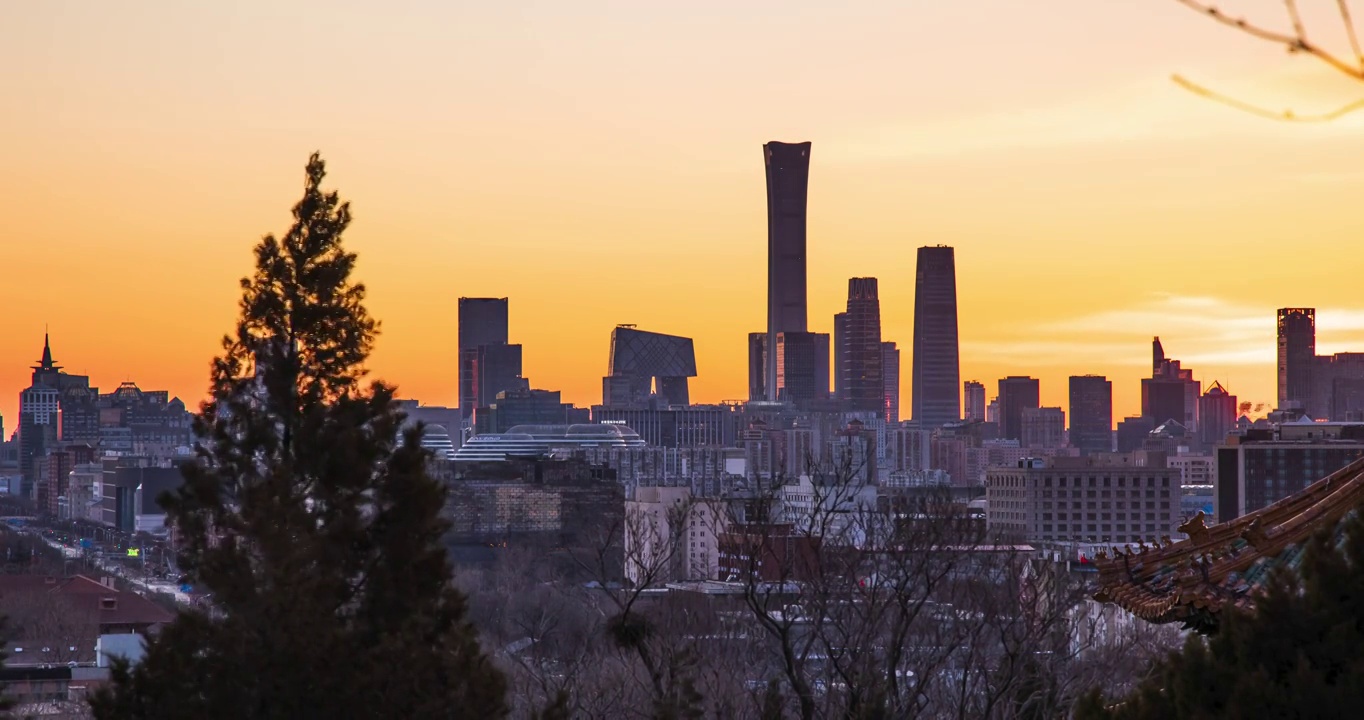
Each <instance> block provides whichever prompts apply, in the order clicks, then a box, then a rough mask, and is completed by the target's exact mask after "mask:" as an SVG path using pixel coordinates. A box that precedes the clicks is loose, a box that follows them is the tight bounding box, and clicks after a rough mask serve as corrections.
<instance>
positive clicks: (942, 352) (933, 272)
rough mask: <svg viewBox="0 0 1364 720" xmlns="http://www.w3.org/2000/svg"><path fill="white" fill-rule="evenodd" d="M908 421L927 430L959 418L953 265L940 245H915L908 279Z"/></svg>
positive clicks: (949, 252) (950, 255)
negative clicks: (910, 295)
mask: <svg viewBox="0 0 1364 720" xmlns="http://www.w3.org/2000/svg"><path fill="white" fill-rule="evenodd" d="M913 368H914V369H913V377H912V379H911V382H912V383H913V387H912V389H911V391H912V392H913V398H912V401H911V407H912V410H911V412H912V415H911V418H912V419H913V420H914V422H916V423H918V424H919V427H921V428H924V429H931V428H935V427H939V426H941V425H944V424H946V423H950V422H954V421H956V420H959V419H961V395H960V394H959V393H960V390H959V388H960V387H961V365H960V356H959V355H958V349H957V264H956V258H955V255H954V253H953V250H952V248H950V247H948V246H946V245H938V246H935V247H921V248H919V257H918V268H917V272H916V273H915V280H914V359H913Z"/></svg>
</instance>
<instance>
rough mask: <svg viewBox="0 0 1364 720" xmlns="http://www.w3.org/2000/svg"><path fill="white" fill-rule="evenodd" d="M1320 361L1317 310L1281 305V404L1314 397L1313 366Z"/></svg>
mask: <svg viewBox="0 0 1364 720" xmlns="http://www.w3.org/2000/svg"><path fill="white" fill-rule="evenodd" d="M1316 362H1317V311H1316V310H1315V309H1313V308H1279V407H1280V408H1283V407H1285V406H1287V405H1288V403H1289V402H1293V401H1297V402H1300V403H1302V404H1303V407H1306V406H1307V405H1308V404H1309V403H1310V402H1311V400H1312V369H1313V367H1312V366H1313V365H1315V364H1316Z"/></svg>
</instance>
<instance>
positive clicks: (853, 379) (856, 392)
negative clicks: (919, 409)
mask: <svg viewBox="0 0 1364 720" xmlns="http://www.w3.org/2000/svg"><path fill="white" fill-rule="evenodd" d="M845 315H846V319H845V320H844V322H843V324H844V328H843V346H842V347H841V348H839V353H840V355H841V356H842V358H843V361H842V363H841V364H842V366H843V392H844V394H845V401H846V402H847V407H848V409H849V410H851V411H853V412H875V413H884V412H885V402H886V383H885V376H884V375H883V374H882V372H881V300H880V296H879V294H878V292H877V286H876V278H850V279H849V280H848V310H847V312H846V313H845Z"/></svg>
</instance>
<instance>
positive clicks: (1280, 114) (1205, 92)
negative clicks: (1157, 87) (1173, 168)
mask: <svg viewBox="0 0 1364 720" xmlns="http://www.w3.org/2000/svg"><path fill="white" fill-rule="evenodd" d="M1170 79H1171V80H1173V81H1174V82H1175V84H1176V85H1179V86H1180V87H1182V88H1184V89H1185V90H1188V91H1189V92H1191V93H1193V94H1195V95H1198V96H1199V97H1203V98H1206V99H1208V100H1211V101H1213V102H1216V103H1221V104H1223V105H1226V106H1228V107H1233V108H1236V109H1237V110H1240V111H1242V112H1247V113H1250V114H1251V115H1257V116H1259V117H1263V118H1268V119H1270V120H1282V121H1286V122H1300V123H1314V122H1331V121H1332V120H1336V119H1338V118H1341V117H1343V116H1345V115H1349V114H1350V113H1352V112H1355V111H1357V110H1361V109H1364V98H1360V99H1358V100H1355V101H1354V102H1351V103H1348V104H1345V105H1342V106H1340V107H1338V108H1336V109H1335V110H1332V111H1330V112H1326V113H1318V114H1315V115H1302V114H1299V113H1296V112H1293V111H1292V110H1287V109H1285V110H1270V109H1269V108H1266V107H1261V106H1259V105H1254V104H1251V103H1248V102H1245V101H1243V100H1238V99H1236V98H1234V97H1231V96H1229V95H1224V94H1222V93H1219V92H1217V91H1216V90H1211V89H1209V88H1207V87H1205V86H1203V85H1199V84H1198V83H1195V82H1193V81H1191V80H1189V79H1187V78H1185V77H1183V76H1180V75H1173V76H1171V77H1170Z"/></svg>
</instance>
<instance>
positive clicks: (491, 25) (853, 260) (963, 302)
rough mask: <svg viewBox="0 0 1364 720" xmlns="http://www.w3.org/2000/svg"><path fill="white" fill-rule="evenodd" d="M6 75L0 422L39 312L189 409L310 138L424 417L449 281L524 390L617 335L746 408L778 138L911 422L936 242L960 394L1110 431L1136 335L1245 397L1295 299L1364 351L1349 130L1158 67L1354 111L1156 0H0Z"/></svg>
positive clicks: (1264, 394)
mask: <svg viewBox="0 0 1364 720" xmlns="http://www.w3.org/2000/svg"><path fill="white" fill-rule="evenodd" d="M1327 4H1328V5H1329V3H1327ZM1242 6H1243V7H1244V8H1245V12H1246V14H1247V15H1249V16H1251V17H1264V18H1266V19H1267V22H1268V23H1269V24H1275V25H1282V23H1281V22H1280V19H1279V18H1280V13H1281V10H1280V9H1279V4H1278V3H1276V2H1272V1H1271V0H1262V1H1261V2H1247V3H1243V4H1242ZM1315 20H1316V18H1314V17H1309V21H1315ZM0 66H3V67H5V68H6V72H5V74H4V75H3V82H0V219H2V220H0V268H2V269H3V276H0V305H2V306H3V314H2V315H0V414H3V416H4V420H5V432H6V434H8V433H9V432H10V431H12V430H13V428H14V427H15V425H16V422H17V416H16V407H17V395H18V392H19V390H20V389H21V388H22V387H24V386H25V385H26V384H27V380H28V377H27V375H28V370H27V368H28V366H29V365H31V364H32V361H33V360H34V359H36V357H37V355H38V352H39V351H40V349H41V342H42V333H43V327H44V325H45V324H46V325H48V326H50V327H51V331H52V334H53V340H54V349H55V351H56V353H57V357H58V360H60V361H61V362H62V363H63V364H65V365H66V367H67V368H68V369H69V370H71V371H74V372H85V373H89V374H90V375H92V376H93V380H94V382H95V383H96V384H98V385H99V386H101V387H102V388H106V389H112V388H113V387H114V386H116V385H117V384H118V383H119V382H120V381H123V380H127V379H131V380H135V381H136V382H138V383H139V384H140V385H141V386H142V387H144V388H156V389H161V388H165V389H170V390H171V391H172V392H174V393H176V394H179V395H181V396H182V397H185V398H186V399H188V400H191V401H192V400H197V399H199V398H200V397H201V395H202V393H203V391H204V388H205V387H206V386H207V384H206V378H207V369H208V360H209V358H210V357H211V356H212V354H213V353H214V352H215V350H216V349H217V340H218V338H219V337H220V336H221V335H222V333H223V332H225V331H226V330H228V329H229V328H230V326H231V321H232V318H233V316H234V314H235V312H236V304H235V303H236V299H237V294H238V293H237V287H236V280H237V278H238V277H240V276H241V275H243V274H244V273H247V272H248V271H249V270H250V264H251V252H250V251H251V247H252V245H253V243H254V242H255V241H256V240H257V239H258V238H259V236H260V235H262V234H264V233H266V232H277V233H278V232H281V231H283V230H284V229H285V228H286V227H287V222H288V210H289V208H290V206H291V205H292V204H293V202H294V201H295V200H296V199H297V197H298V195H299V193H300V191H301V187H302V168H303V165H304V163H305V161H306V159H307V156H308V153H309V152H310V151H312V150H314V149H319V150H321V151H322V152H323V154H324V157H326V159H327V160H328V163H329V169H330V170H331V175H330V181H331V184H332V185H333V186H334V187H336V188H338V189H339V190H340V191H341V193H342V195H343V196H344V197H346V198H348V199H349V200H351V201H352V203H353V209H354V212H355V217H356V220H355V222H354V224H353V225H352V230H351V233H350V236H349V242H350V245H351V247H352V248H353V249H355V250H356V251H357V252H359V253H360V264H359V276H360V279H361V280H363V281H364V282H366V283H367V284H368V285H369V287H370V303H369V305H370V309H371V311H372V312H373V313H374V314H375V315H376V316H378V317H379V318H381V319H382V321H383V323H384V333H383V335H382V337H381V338H380V341H379V344H378V348H377V350H376V352H375V355H374V358H373V367H374V370H375V373H376V374H377V375H378V376H381V377H383V378H385V379H388V380H390V381H393V382H396V383H397V384H398V385H399V387H400V390H401V392H402V394H403V395H404V396H408V397H416V398H420V399H421V400H423V401H424V402H427V403H430V404H451V405H453V404H454V402H455V398H456V383H455V348H456V322H455V321H456V313H455V307H456V305H455V303H456V299H457V298H458V297H460V296H462V295H465V296H489V295H491V296H509V297H510V298H511V302H512V306H511V313H512V340H513V341H514V342H520V343H523V344H524V345H525V357H526V374H527V375H528V376H529V377H530V378H531V380H532V383H533V385H534V386H535V387H540V388H547V389H560V390H563V391H564V393H565V396H566V398H568V399H570V400H572V401H574V402H577V403H580V404H590V403H593V402H596V401H598V400H599V397H600V376H601V375H602V373H603V372H604V371H605V366H606V360H607V340H608V338H609V334H610V329H611V327H613V326H614V325H615V324H617V323H636V324H638V325H639V326H640V327H641V328H643V329H648V330H655V331H659V332H667V333H675V334H681V335H689V336H691V337H694V338H695V339H696V350H697V361H698V365H699V369H700V377H699V378H697V379H696V380H695V381H694V384H693V393H692V394H693V397H694V398H696V399H698V400H703V401H705V400H721V399H730V398H741V397H743V396H744V395H745V392H746V390H745V362H746V360H745V354H744V353H745V345H744V336H745V333H747V332H749V331H754V330H761V329H763V322H764V317H765V303H764V293H765V252H766V245H765V243H766V239H765V238H766V236H765V208H764V200H763V172H762V157H761V151H760V148H761V145H762V143H763V142H765V141H768V140H785V141H804V140H809V141H812V142H813V143H814V150H813V162H812V170H811V185H810V203H809V208H810V218H809V228H810V231H809V265H810V268H811V272H810V277H809V286H810V308H809V312H810V317H811V324H812V329H814V330H820V331H828V330H829V329H830V326H831V325H832V315H833V313H834V312H836V311H838V310H839V309H840V308H841V307H842V305H843V302H844V294H845V293H846V283H847V278H848V277H852V276H862V275H873V276H876V277H878V278H880V281H881V296H882V312H883V333H884V337H885V338H886V339H888V340H896V341H898V342H900V343H901V346H902V347H904V348H905V354H904V356H903V358H902V359H903V363H904V367H905V368H906V372H905V374H904V385H905V387H904V391H903V396H902V404H903V405H904V406H906V407H907V406H908V404H909V399H910V397H909V387H908V368H909V366H910V357H909V353H908V348H909V345H910V342H911V339H912V317H913V278H914V267H913V262H914V251H915V248H917V247H919V246H920V245H931V244H939V243H942V244H950V245H954V246H955V247H956V248H957V265H958V289H959V294H960V297H959V302H960V315H961V337H962V376H963V379H969V378H977V379H981V380H985V381H986V382H987V386H988V387H989V388H990V392H991V393H992V394H993V392H994V381H995V380H996V379H997V378H999V377H1002V376H1004V375H1006V374H1032V375H1034V376H1037V377H1040V378H1041V379H1042V393H1043V400H1044V402H1046V403H1049V404H1060V405H1063V406H1064V405H1065V388H1066V385H1065V377H1066V376H1067V375H1069V374H1081V373H1103V374H1107V375H1109V377H1110V378H1112V379H1113V380H1114V381H1115V382H1114V392H1115V402H1116V409H1115V410H1116V412H1115V414H1117V415H1118V416H1122V415H1125V414H1129V413H1132V412H1135V410H1136V409H1137V404H1138V393H1139V386H1138V382H1137V379H1138V378H1139V377H1140V376H1141V375H1142V373H1143V372H1144V371H1145V370H1146V368H1147V367H1148V364H1149V357H1150V354H1149V342H1150V338H1151V336H1152V335H1160V336H1161V338H1162V340H1163V341H1164V345H1165V348H1166V350H1167V352H1168V353H1169V354H1170V355H1171V356H1172V357H1175V358H1179V359H1182V360H1183V361H1184V363H1185V366H1186V367H1187V366H1192V367H1193V368H1194V369H1195V371H1196V377H1197V378H1199V379H1200V380H1202V381H1204V383H1205V384H1206V383H1209V382H1211V381H1212V380H1214V379H1216V380H1220V381H1222V382H1223V384H1225V385H1227V386H1228V387H1229V388H1230V390H1231V391H1232V392H1233V393H1236V394H1238V395H1240V396H1241V397H1242V399H1249V400H1254V401H1263V402H1272V400H1273V397H1274V393H1275V390H1274V371H1273V353H1274V339H1273V336H1274V330H1273V327H1274V323H1273V311H1274V308H1276V307H1278V306H1285V305H1293V306H1299V305H1302V306H1315V307H1317V308H1319V318H1320V322H1319V324H1320V325H1321V332H1320V339H1319V347H1320V348H1321V350H1322V351H1340V350H1345V349H1357V350H1364V300H1361V299H1360V296H1359V293H1358V291H1357V288H1358V283H1359V281H1358V279H1357V277H1356V275H1355V273H1356V270H1357V266H1358V263H1357V262H1355V259H1356V258H1357V257H1358V251H1357V250H1356V247H1357V243H1358V238H1359V237H1360V236H1361V234H1362V233H1364V217H1361V213H1359V212H1358V211H1357V210H1356V207H1357V205H1358V202H1359V201H1358V197H1359V188H1360V186H1361V184H1362V183H1364V171H1361V170H1360V169H1359V162H1358V158H1359V157H1360V153H1361V151H1364V133H1361V132H1360V130H1361V129H1362V127H1364V116H1361V117H1355V118H1347V119H1345V120H1343V121H1341V122H1338V123H1335V124H1331V125H1288V124H1283V123H1275V122H1270V121H1265V120H1261V119H1257V118H1253V117H1249V116H1246V115H1243V114H1240V113H1237V112H1235V111H1233V110H1230V109H1227V108H1225V107H1222V106H1219V105H1215V104H1212V103H1209V102H1207V101H1204V100H1200V99H1198V98H1195V97H1193V96H1191V95H1189V94H1188V93H1185V92H1184V91H1182V90H1180V89H1178V88H1177V87H1176V86H1174V85H1173V84H1172V83H1170V82H1169V80H1168V76H1169V74H1170V73H1172V72H1179V73H1182V74H1185V75H1187V76H1189V77H1190V78H1192V79H1195V80H1198V81H1201V82H1205V83H1208V84H1213V85H1215V86H1216V87H1218V88H1219V89H1225V90H1227V91H1229V92H1235V93H1237V94H1238V95H1239V96H1242V97H1245V98H1247V99H1249V100H1253V101H1256V102H1260V103H1263V104H1268V105H1271V106H1275V107H1279V106H1288V105H1291V106H1293V107H1294V108H1296V109H1299V110H1304V111H1309V110H1326V109H1330V108H1331V107H1334V106H1335V105H1339V104H1342V103H1343V102H1344V101H1347V100H1350V99H1353V98H1354V97H1355V95H1354V94H1352V93H1353V92H1354V91H1356V90H1358V88H1354V87H1352V86H1351V85H1350V84H1349V83H1348V81H1345V80H1341V79H1337V78H1335V77H1333V76H1332V75H1331V74H1329V71H1327V70H1325V69H1323V68H1321V67H1318V66H1317V65H1315V64H1313V63H1312V62H1311V61H1309V60H1306V59H1301V58H1292V57H1287V56H1285V55H1284V53H1282V52H1281V51H1278V50H1275V49H1274V48H1272V47H1270V46H1267V45H1263V44H1261V43H1258V42H1256V41H1253V40H1249V39H1244V38H1242V37H1239V36H1237V35H1235V34H1234V33H1232V32H1230V31H1227V30H1225V29H1223V28H1219V27H1217V26H1214V25H1213V24H1212V23H1210V22H1208V21H1206V20H1204V19H1201V18H1199V17H1198V16H1197V15H1195V14H1193V13H1191V12H1189V11H1188V10H1186V9H1184V8H1182V7H1180V6H1179V5H1177V4H1176V3H1175V2H1174V1H1173V0H1146V1H1144V2H1127V3H1094V2H1085V1H1084V0H1040V1H1039V2H1028V3H1023V2H1017V1H1016V0H976V2H971V3H932V4H929V3H904V2H899V1H892V0H885V1H882V2H861V3H856V6H855V7H853V8H843V7H836V6H835V5H834V4H833V3H827V2H818V3H817V2H802V1H795V2H793V1H791V0H787V1H786V2H777V1H776V0H758V1H754V0H750V1H748V2H743V3H733V2H721V1H719V0H693V1H691V2H687V3H681V2H666V3H664V2H651V3H639V2H628V1H626V0H615V1H612V2H603V1H600V0H579V1H578V2H573V3H568V2H550V1H549V0H543V1H541V2H521V1H514V0H508V1H507V2H501V3H474V2H453V3H451V2H436V1H435V0H429V1H427V2H415V1H411V0H408V1H397V2H390V3H383V4H375V3H361V2H335V1H333V2H301V1H297V0H295V1H291V2H288V3H269V2H237V3H182V2H170V1H169V0H167V1H163V2H151V1H146V2H140V3H85V2H58V1H52V2H41V3H5V4H3V5H0Z"/></svg>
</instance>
